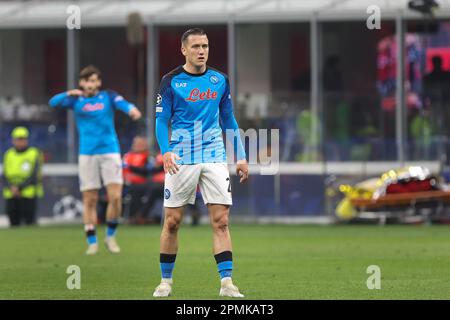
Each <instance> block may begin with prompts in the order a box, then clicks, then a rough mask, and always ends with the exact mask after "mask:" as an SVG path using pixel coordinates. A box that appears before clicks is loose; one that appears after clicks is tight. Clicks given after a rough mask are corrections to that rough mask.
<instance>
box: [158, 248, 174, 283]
mask: <svg viewBox="0 0 450 320" xmlns="http://www.w3.org/2000/svg"><path fill="white" fill-rule="evenodd" d="M176 257H177V255H176V254H167V253H160V254H159V264H160V267H161V278H162V279H172V273H173V268H174V267H175V259H176Z"/></svg>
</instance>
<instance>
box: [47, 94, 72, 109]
mask: <svg viewBox="0 0 450 320" xmlns="http://www.w3.org/2000/svg"><path fill="white" fill-rule="evenodd" d="M77 99H78V98H77V97H72V96H69V95H68V94H67V92H62V93H58V94H57V95H55V96H53V97H52V98H51V99H50V101H49V102H48V104H49V106H50V107H52V108H64V109H69V108H73V105H74V103H75V101H76V100H77Z"/></svg>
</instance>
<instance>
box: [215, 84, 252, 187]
mask: <svg viewBox="0 0 450 320" xmlns="http://www.w3.org/2000/svg"><path fill="white" fill-rule="evenodd" d="M225 86H226V87H225V91H224V93H223V95H222V98H221V100H220V106H219V115H220V122H221V126H222V130H223V131H225V132H226V131H227V130H233V133H234V136H235V137H236V139H233V140H234V141H236V142H235V143H236V144H234V141H233V148H234V149H235V150H237V165H236V174H237V175H238V176H239V177H240V178H241V179H240V182H241V183H242V182H245V181H247V179H248V175H249V171H248V163H247V160H246V154H245V150H244V146H243V145H242V141H241V138H240V133H239V126H238V123H237V121H236V118H235V117H234V114H233V104H232V102H231V93H230V85H229V81H228V79H226V84H225ZM227 143H230V141H227Z"/></svg>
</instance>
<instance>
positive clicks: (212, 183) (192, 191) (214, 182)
mask: <svg viewBox="0 0 450 320" xmlns="http://www.w3.org/2000/svg"><path fill="white" fill-rule="evenodd" d="M197 185H199V186H200V191H201V193H202V197H203V201H204V202H205V204H208V203H214V204H224V205H232V204H233V202H232V200H231V180H230V173H229V171H228V166H227V164H226V163H198V164H185V165H180V170H179V171H178V172H177V173H176V174H173V175H171V174H169V173H166V179H165V182H164V207H169V208H176V207H182V206H184V205H186V204H188V203H189V204H194V203H195V196H196V192H197Z"/></svg>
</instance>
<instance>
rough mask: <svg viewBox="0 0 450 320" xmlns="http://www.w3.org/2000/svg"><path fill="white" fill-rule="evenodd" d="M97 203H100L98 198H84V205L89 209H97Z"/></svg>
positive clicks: (91, 196)
mask: <svg viewBox="0 0 450 320" xmlns="http://www.w3.org/2000/svg"><path fill="white" fill-rule="evenodd" d="M97 201H98V197H97V196H93V195H90V196H86V197H84V204H85V205H86V206H87V207H88V208H95V207H96V206H97Z"/></svg>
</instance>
